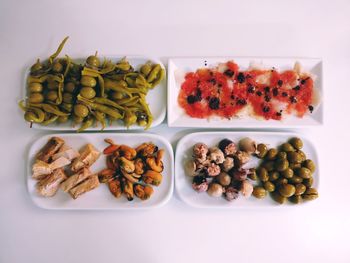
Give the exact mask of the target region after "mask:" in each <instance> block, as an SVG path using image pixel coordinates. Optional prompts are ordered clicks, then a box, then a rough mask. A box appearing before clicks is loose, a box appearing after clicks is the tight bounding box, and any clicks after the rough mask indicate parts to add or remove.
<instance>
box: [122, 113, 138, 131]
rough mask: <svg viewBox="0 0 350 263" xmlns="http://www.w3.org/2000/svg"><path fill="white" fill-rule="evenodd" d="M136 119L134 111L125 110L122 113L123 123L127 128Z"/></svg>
mask: <svg viewBox="0 0 350 263" xmlns="http://www.w3.org/2000/svg"><path fill="white" fill-rule="evenodd" d="M136 121H137V116H136V114H135V113H134V112H131V111H129V110H126V111H125V115H124V124H125V126H126V127H127V128H129V127H130V126H131V125H133V124H135V123H136Z"/></svg>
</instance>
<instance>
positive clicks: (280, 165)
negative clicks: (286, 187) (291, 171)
mask: <svg viewBox="0 0 350 263" xmlns="http://www.w3.org/2000/svg"><path fill="white" fill-rule="evenodd" d="M288 166H289V163H288V161H287V160H283V159H279V160H277V161H276V163H275V168H276V170H277V171H279V172H282V171H284V170H286V169H287V168H288Z"/></svg>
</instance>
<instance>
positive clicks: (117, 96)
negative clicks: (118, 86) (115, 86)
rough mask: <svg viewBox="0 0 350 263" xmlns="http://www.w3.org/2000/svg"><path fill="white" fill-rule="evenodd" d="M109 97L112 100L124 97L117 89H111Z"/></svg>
mask: <svg viewBox="0 0 350 263" xmlns="http://www.w3.org/2000/svg"><path fill="white" fill-rule="evenodd" d="M111 98H112V99H113V100H121V99H123V98H124V94H123V93H122V92H119V91H113V92H112V94H111Z"/></svg>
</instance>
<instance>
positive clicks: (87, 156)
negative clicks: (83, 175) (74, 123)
mask: <svg viewBox="0 0 350 263" xmlns="http://www.w3.org/2000/svg"><path fill="white" fill-rule="evenodd" d="M100 154H101V153H100V152H99V151H97V150H96V148H95V147H94V146H93V145H92V144H90V143H89V144H87V145H85V146H84V147H83V149H82V150H81V151H80V156H79V157H78V158H77V159H75V160H74V161H73V164H72V171H73V172H77V171H79V170H80V169H82V168H84V167H86V168H88V167H90V166H91V165H92V164H93V163H94V162H96V160H97V159H98V158H99V157H100Z"/></svg>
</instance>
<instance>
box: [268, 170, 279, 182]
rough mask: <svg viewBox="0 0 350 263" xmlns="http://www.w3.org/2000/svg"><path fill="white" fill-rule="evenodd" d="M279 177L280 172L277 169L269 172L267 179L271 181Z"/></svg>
mask: <svg viewBox="0 0 350 263" xmlns="http://www.w3.org/2000/svg"><path fill="white" fill-rule="evenodd" d="M279 177H280V173H279V172H277V171H272V172H269V179H270V181H271V182H274V181H276V180H277V179H278V178H279Z"/></svg>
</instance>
